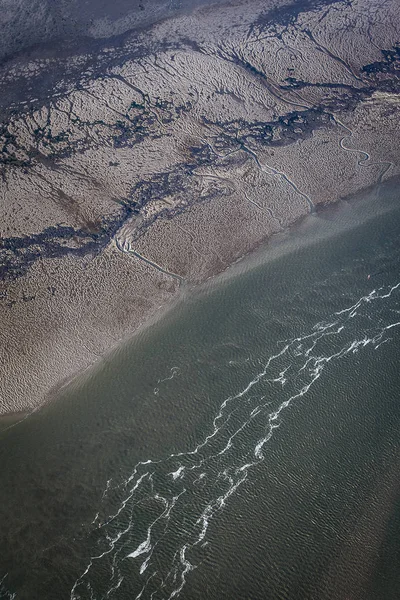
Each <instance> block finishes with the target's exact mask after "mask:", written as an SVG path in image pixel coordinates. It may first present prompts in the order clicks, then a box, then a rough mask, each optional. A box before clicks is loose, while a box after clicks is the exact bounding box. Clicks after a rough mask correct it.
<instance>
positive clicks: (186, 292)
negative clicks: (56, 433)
mask: <svg viewBox="0 0 400 600" xmlns="http://www.w3.org/2000/svg"><path fill="white" fill-rule="evenodd" d="M399 183H400V178H399V176H395V177H393V178H390V179H387V180H386V181H385V182H384V183H381V184H376V185H375V186H369V187H368V188H366V189H364V190H360V191H359V192H357V193H355V194H352V195H350V196H348V197H345V198H341V199H339V200H338V201H337V202H335V203H330V204H327V205H324V206H319V207H318V209H317V211H316V212H315V213H310V214H308V215H304V216H302V217H300V218H299V219H298V220H297V221H295V222H294V223H292V224H291V225H290V226H288V227H287V228H286V229H285V230H284V231H282V232H279V233H276V234H273V235H272V236H270V237H269V238H268V239H266V240H264V241H263V242H260V243H259V244H258V245H257V246H255V247H254V248H253V249H252V250H250V251H249V252H248V253H247V254H246V255H244V256H242V257H240V258H238V259H236V260H235V261H234V262H232V263H231V264H230V265H229V266H227V267H226V269H225V270H224V271H220V272H217V273H214V274H212V275H209V276H208V277H207V279H205V280H203V281H197V282H193V283H190V282H189V283H185V284H184V285H183V286H182V287H180V288H179V289H177V290H176V292H175V294H174V296H173V297H172V298H171V299H169V300H167V301H166V302H165V303H164V304H162V305H160V306H159V308H158V309H157V310H156V311H155V312H154V313H153V314H151V315H149V316H148V317H147V318H144V321H143V322H142V323H141V324H140V325H139V326H138V327H137V328H136V329H135V330H133V331H129V332H127V333H126V335H125V336H123V337H122V338H121V339H119V340H118V341H117V342H116V344H115V346H113V347H112V348H110V349H109V350H108V351H107V352H106V353H105V354H103V355H102V356H100V357H98V358H96V359H94V361H93V362H91V363H89V364H87V365H85V366H84V367H82V368H79V369H78V370H76V371H75V372H73V373H71V374H69V375H68V376H67V377H65V378H64V379H63V380H61V381H59V382H58V383H56V384H55V385H53V386H52V387H51V388H50V389H49V390H48V391H47V393H46V395H45V396H44V397H43V398H42V400H41V401H40V402H39V403H38V404H37V405H36V406H35V407H34V408H33V409H31V410H29V409H25V410H22V411H10V412H2V413H0V424H2V423H4V421H7V420H8V419H10V420H11V421H12V423H11V425H9V426H8V427H6V428H4V429H3V428H2V429H0V433H2V432H5V431H6V430H8V429H10V428H11V427H14V426H15V425H17V424H19V423H20V422H22V421H24V420H25V419H26V418H28V417H29V416H30V415H31V414H33V413H34V412H36V411H37V410H40V408H42V407H43V406H45V405H48V404H50V403H51V402H53V401H56V400H57V398H59V397H62V394H63V392H64V390H66V389H68V388H69V387H70V386H77V387H79V386H80V385H81V383H82V381H84V380H85V379H86V378H87V377H93V376H95V374H96V372H97V370H98V369H101V368H102V366H104V363H105V362H107V361H108V360H109V359H110V358H112V357H113V356H114V355H115V353H117V352H119V351H121V350H122V349H123V348H124V347H125V346H126V345H127V344H130V343H133V342H134V341H135V340H137V339H138V338H139V337H140V336H141V335H146V334H147V333H148V331H149V330H150V329H151V328H152V327H153V326H155V325H157V324H159V323H160V322H161V321H162V320H163V319H164V318H165V317H166V316H168V314H170V313H171V312H173V311H174V309H176V308H177V307H178V306H179V304H181V303H184V302H186V301H191V300H193V299H195V298H197V297H198V296H199V295H202V294H204V293H208V292H209V290H210V288H215V287H218V286H219V285H221V284H223V283H224V282H225V281H227V280H228V279H231V278H235V277H238V276H240V275H241V274H242V273H243V272H248V271H249V270H252V269H253V268H257V267H258V266H259V265H260V264H263V263H264V262H265V260H267V261H270V260H272V261H274V260H277V259H278V258H280V256H282V254H286V253H287V252H289V253H290V252H295V251H296V249H297V248H298V247H305V246H308V245H313V244H316V243H318V241H320V239H325V238H326V237H327V236H332V237H335V236H336V235H340V234H341V233H344V232H345V231H348V230H352V229H356V228H357V227H359V226H361V225H362V224H363V223H364V222H366V221H367V220H368V218H367V219H363V214H364V213H363V212H362V207H360V205H363V204H364V205H365V204H366V203H369V202H371V197H372V195H373V194H375V192H376V191H377V190H379V189H382V187H383V188H390V189H391V188H395V189H397V188H398V185H399ZM398 189H399V190H400V188H398ZM372 202H373V203H374V202H376V200H373V201H372ZM357 204H358V206H357ZM344 205H346V206H348V205H350V206H351V207H352V210H355V212H356V213H357V214H358V216H359V217H360V221H359V222H357V221H355V222H353V223H350V224H346V225H344V224H343V223H341V222H340V219H339V230H337V229H334V228H333V230H331V231H329V230H324V231H322V233H319V234H317V236H316V237H315V231H314V232H313V235H312V236H311V239H310V238H309V237H308V236H307V232H304V231H302V229H304V228H307V225H310V221H311V220H314V219H318V218H319V217H323V216H324V215H327V214H329V211H335V214H336V213H341V214H342V215H343V209H344ZM382 208H383V209H384V207H382ZM387 210H391V208H387ZM384 211H385V209H384V210H383V212H384ZM375 216H376V215H375V214H374V215H373V216H372V217H370V218H374V217H375ZM324 221H325V220H324ZM333 223H334V225H335V227H337V226H338V222H337V220H336V219H334V221H333ZM316 227H317V230H318V227H319V228H320V229H322V228H321V223H319V225H316ZM314 229H315V227H314ZM319 236H322V238H321V237H319ZM20 417H22V418H20ZM18 419H20V420H18ZM14 421H16V422H14Z"/></svg>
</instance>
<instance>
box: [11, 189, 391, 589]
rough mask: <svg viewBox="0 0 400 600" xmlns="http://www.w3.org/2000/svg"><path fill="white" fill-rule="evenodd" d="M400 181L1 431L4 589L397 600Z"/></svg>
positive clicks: (262, 253) (242, 267)
mask: <svg viewBox="0 0 400 600" xmlns="http://www.w3.org/2000/svg"><path fill="white" fill-rule="evenodd" d="M399 190H400V188H399V186H398V184H393V183H391V184H389V183H387V184H384V185H381V186H379V187H377V188H375V189H373V190H371V191H369V192H366V193H364V194H362V195H360V197H359V198H356V199H354V200H352V201H349V202H346V201H342V202H341V203H339V204H338V205H337V206H335V207H332V208H328V209H326V210H323V211H321V212H319V213H317V214H316V215H313V216H311V217H309V218H308V219H306V220H304V221H303V223H301V224H300V225H299V226H298V227H296V228H295V229H293V230H291V231H290V232H287V233H285V234H283V235H282V236H280V237H278V238H276V239H275V240H274V241H273V242H271V243H270V244H268V245H267V246H266V247H265V248H261V249H259V251H257V252H256V253H255V254H254V255H253V256H252V257H250V258H248V259H245V260H244V261H242V262H241V263H239V264H237V265H235V266H234V267H233V268H232V269H230V270H228V272H227V273H225V274H224V275H223V276H221V277H219V278H216V279H215V280H212V281H210V282H208V283H207V284H205V285H203V286H201V287H200V288H196V289H195V290H191V291H187V292H184V293H183V297H182V300H181V301H180V302H178V303H177V305H176V306H175V307H174V308H173V309H171V310H170V311H169V312H168V313H167V314H166V315H165V316H164V317H163V318H162V319H160V320H159V321H158V322H156V323H154V324H153V325H151V326H149V327H148V328H147V329H145V330H143V331H142V332H141V333H140V334H139V335H137V336H135V337H134V339H133V340H132V341H131V342H129V343H128V344H125V345H124V346H123V347H121V348H119V349H118V350H117V351H116V352H114V353H113V354H112V355H110V356H109V357H107V358H105V359H103V360H102V361H100V362H99V364H98V365H96V366H95V367H94V368H93V369H92V370H91V371H89V372H88V373H86V374H84V375H83V376H81V377H78V378H77V380H76V381H74V382H73V383H72V384H71V385H70V386H69V387H68V388H67V389H65V390H63V392H61V393H60V394H59V397H58V398H56V399H55V400H54V401H53V402H52V403H50V404H48V405H47V406H45V407H44V408H43V409H42V410H40V411H37V412H36V413H34V414H32V415H30V416H29V417H28V418H26V419H25V420H23V421H21V422H17V423H12V425H10V423H9V422H4V423H3V424H2V425H0V429H1V427H2V431H1V432H0V468H1V473H0V535H1V537H0V582H1V583H0V598H2V599H6V598H7V599H10V598H16V599H18V600H35V599H41V600H47V599H49V600H52V599H54V600H62V599H66V600H68V599H69V600H78V599H81V600H83V599H85V600H86V599H87V600H89V599H96V600H100V599H106V598H110V599H121V600H128V599H129V600H133V599H137V600H139V599H154V600H158V599H160V600H161V599H171V598H181V599H188V600H189V599H198V600H205V599H213V600H217V599H218V600H219V599H222V598H224V599H225V598H227V599H232V600H233V599H246V600H249V599H251V600H255V599H260V600H265V599H285V600H289V599H290V600H299V599H303V598H304V599H312V598H315V599H318V600H320V599H321V600H324V599H332V600H333V599H335V600H341V599H342V600H346V599H352V600H354V599H360V600H361V599H362V600H368V599H371V600H376V599H385V600H390V599H393V600H394V599H397V598H398V597H399V590H400V553H399V543H398V540H399V538H400V479H399V476H398V473H399V468H400V445H399V426H400V409H399V384H400V376H399V372H400V369H399V357H400V348H399V340H400V335H399V333H400V268H399V267H400V191H399Z"/></svg>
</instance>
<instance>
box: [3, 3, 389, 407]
mask: <svg viewBox="0 0 400 600" xmlns="http://www.w3.org/2000/svg"><path fill="white" fill-rule="evenodd" d="M125 4H126V3H125ZM125 4H124V3H123V2H120V3H114V8H113V9H112V11H111V9H108V8H107V6H108V5H107V6H106V5H105V4H104V7H103V9H101V10H100V8H98V7H97V5H96V6H95V5H94V4H93V7H92V8H90V7H89V8H86V9H85V10H87V11H89V12H88V13H87V14H86V13H85V14H84V13H83V12H77V13H76V14H79V15H80V16H79V19H80V20H79V19H78V21H79V22H80V23H81V24H82V25H81V26H79V27H78V29H77V30H76V31H75V30H74V31H75V33H74V34H72V33H71V32H70V31H69V29H68V27H70V25H68V23H70V20H71V19H72V17H73V14H72V13H68V15H66V14H65V15H63V14H61V13H60V14H57V15H53V13H52V15H53V16H52V18H54V19H55V21H56V22H57V23H59V22H65V23H66V25H65V27H64V29H63V30H61V29H62V28H60V31H59V33H58V34H57V36H55V35H53V34H51V35H50V34H48V35H47V33H46V31H47V30H46V28H44V32H43V35H42V37H40V38H38V39H36V38H35V39H34V40H33V42H34V46H31V47H29V45H28V41H29V40H30V39H31V38H30V37H29V31H28V29H29V28H28V29H27V28H26V27H28V26H27V25H26V27H25V25H24V24H23V23H25V21H24V20H23V19H22V17H21V14H22V13H18V11H17V12H15V11H14V9H13V10H11V9H9V13H7V14H8V15H9V17H8V20H7V19H4V21H5V23H4V24H3V25H2V27H3V28H4V31H5V32H6V35H5V36H3V45H4V47H3V48H2V49H1V56H2V57H3V62H2V64H1V67H0V97H1V98H2V101H1V121H2V123H1V130H0V137H1V152H0V159H1V165H0V167H1V175H2V177H1V180H0V186H1V193H0V210H1V216H0V227H1V242H0V253H1V262H0V277H1V281H0V301H1V328H0V344H1V353H2V355H1V365H0V413H9V412H16V411H23V410H29V409H32V408H34V407H36V406H38V405H40V404H41V403H43V402H44V401H45V399H46V398H48V395H49V393H50V390H51V389H52V388H54V386H57V385H58V384H59V383H60V382H61V381H63V380H64V379H65V378H69V377H71V376H72V375H73V374H74V373H75V372H77V371H78V370H81V369H83V368H85V367H87V366H88V365H89V364H91V363H92V362H93V361H95V360H97V359H98V358H99V357H101V356H103V355H104V354H105V353H107V352H108V351H110V350H111V349H112V348H113V347H115V346H116V345H117V344H118V343H119V341H120V340H121V339H123V338H125V337H127V336H129V335H131V334H132V333H133V332H134V331H135V330H136V329H137V328H138V327H139V326H140V325H141V324H143V323H144V322H146V320H148V319H149V318H150V317H151V316H152V315H155V314H156V313H157V311H158V310H159V308H160V307H161V306H164V305H165V304H166V303H168V302H170V301H171V300H172V299H173V298H175V297H176V295H177V294H178V293H179V290H180V289H181V288H182V286H185V285H188V284H193V283H196V282H199V281H203V280H205V279H207V278H208V277H210V276H212V275H214V274H216V273H220V272H222V271H224V270H225V269H226V268H228V267H229V265H230V264H232V262H234V261H236V260H237V259H238V258H240V257H242V256H244V255H245V254H247V253H248V252H250V251H251V250H252V249H254V248H255V247H257V246H258V245H260V244H261V243H263V242H265V241H266V240H268V239H269V238H270V237H271V236H272V235H273V234H275V233H278V232H280V231H283V230H284V229H285V228H287V227H289V226H290V225H292V224H293V223H295V222H296V221H297V220H298V219H300V218H302V217H304V216H305V215H307V214H309V213H310V212H313V211H315V210H316V209H317V208H318V207H319V206H323V205H326V204H329V203H333V202H336V201H337V200H339V199H340V198H343V197H345V196H349V195H352V194H354V193H356V192H359V191H360V190H362V189H365V188H367V187H370V186H371V185H374V184H375V183H377V182H380V181H383V180H385V179H388V178H390V177H395V176H396V175H398V174H399V167H398V164H399V154H400V150H399V145H398V143H397V142H396V140H397V138H398V123H399V107H400V95H399V93H400V79H399V73H400V47H399V46H398V40H399V27H400V19H399V15H398V10H397V9H398V7H397V2H396V1H395V0H392V1H390V0H389V2H387V3H385V4H384V5H382V3H380V2H375V1H371V0H359V1H355V2H351V3H342V2H331V1H330V0H327V1H324V0H321V1H312V0H309V1H307V2H303V3H296V4H288V3H285V1H279V0H278V1H277V2H271V3H270V4H266V3H265V2H257V1H252V0H251V1H250V0H249V1H246V2H237V3H234V2H231V3H226V4H223V3H218V4H212V5H202V6H200V5H199V4H198V5H196V6H194V5H189V4H188V5H182V6H181V7H180V8H179V9H176V10H175V9H172V10H169V9H168V8H167V7H166V6H164V5H161V4H160V5H158V4H154V5H146V6H145V5H144V4H143V6H144V8H143V10H142V9H140V7H139V6H138V7H135V10H134V11H132V10H131V8H129V7H128V5H127V4H126V6H125ZM17 5H18V6H19V7H20V9H21V10H22V9H23V6H24V3H23V2H20V3H19V4H18V3H17V4H16V5H15V6H17ZM35 6H36V5H35ZM49 6H50V5H49V3H48V2H45V1H42V2H39V0H38V2H37V10H36V14H37V17H36V18H37V19H40V18H42V17H43V15H47V14H48V13H47V12H46V10H47V9H48V7H49ZM60 6H61V7H62V6H63V5H62V4H61V5H60ZM97 9H98V12H97V13H96V11H97ZM63 10H64V9H63ZM65 10H66V9H65ZM79 10H80V9H79V8H78V7H77V8H76V11H79ZM90 10H93V14H92V13H90ZM13 11H14V12H13ZM107 11H108V12H107ZM110 11H111V12H110ZM118 11H120V12H118ZM135 11H136V12H135ZM138 11H141V13H143V16H142V17H139V16H138V15H139V12H138ZM146 11H147V12H146ZM111 13H112V14H111ZM117 13H118V14H117ZM71 15H72V16H71ZM93 15H95V16H96V18H94V16H93ZM21 19H22V20H21ZM43 19H44V20H43V23H47V21H46V20H45V18H44V17H43ZM57 19H61V21H59V20H57ZM62 19H64V21H62ZM71 22H72V21H71ZM25 24H26V23H25ZM13 26H15V27H14V29H13ZM18 27H19V28H20V32H21V35H20V43H19V45H18V44H17V43H16V42H15V43H14V42H12V43H11V36H9V37H10V41H9V42H7V39H9V38H7V35H8V33H7V32H9V31H15V30H16V29H18ZM60 27H61V26H60ZM71 27H72V26H71ZM71 31H72V29H71ZM27 32H28V33H27ZM53 33H54V31H53ZM14 37H15V36H14ZM7 43H8V46H7ZM13 44H14V45H13Z"/></svg>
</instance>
